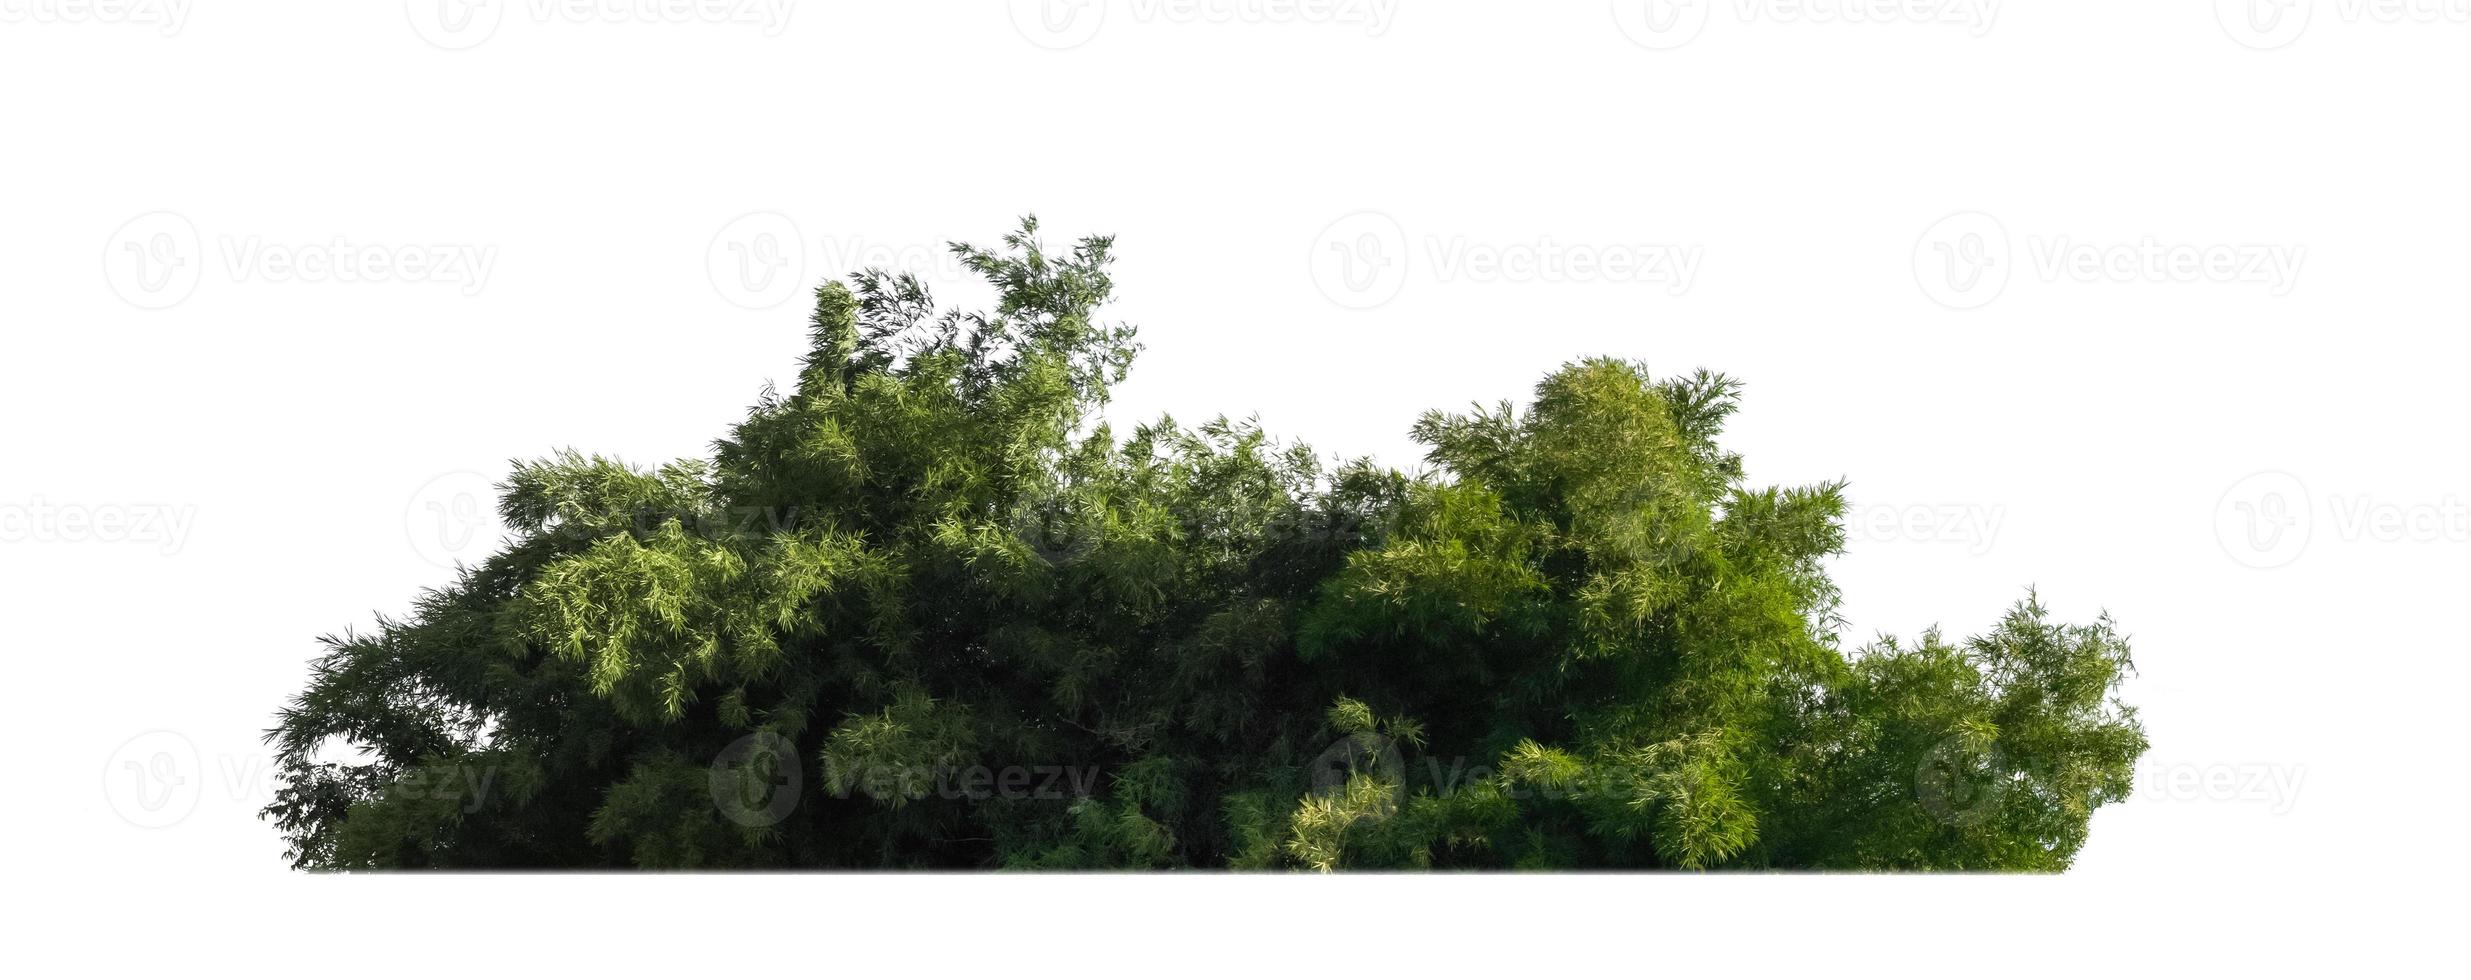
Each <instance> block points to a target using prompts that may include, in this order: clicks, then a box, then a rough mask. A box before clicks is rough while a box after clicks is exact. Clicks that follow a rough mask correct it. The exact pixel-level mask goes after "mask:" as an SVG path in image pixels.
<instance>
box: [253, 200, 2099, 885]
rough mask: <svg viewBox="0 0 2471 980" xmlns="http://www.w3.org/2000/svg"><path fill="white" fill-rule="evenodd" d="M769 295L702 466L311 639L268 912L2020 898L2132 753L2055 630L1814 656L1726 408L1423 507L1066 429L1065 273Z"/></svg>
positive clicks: (1505, 461)
mask: <svg viewBox="0 0 2471 980" xmlns="http://www.w3.org/2000/svg"><path fill="white" fill-rule="evenodd" d="M1036 233H1037V226H1036V223H1035V221H1025V222H1024V223H1023V225H1022V227H1021V229H1020V230H1019V231H1018V232H1016V233H1014V234H1012V235H1010V236H1008V237H1006V238H1005V239H1004V242H1003V245H1002V246H1001V247H1000V248H997V249H982V248H976V247H970V246H963V245H956V246H954V248H955V251H956V253H957V254H958V256H959V257H960V259H961V261H962V262H963V263H964V264H965V265H966V266H967V267H968V268H969V269H971V270H973V271H975V272H976V273H978V274H979V275H981V276H983V277H984V278H985V279H986V280H987V281H988V282H989V283H991V284H992V285H993V286H994V287H995V291H996V296H997V299H996V303H995V306H994V307H993V308H992V309H990V310H985V311H978V312H963V311H958V310H946V309H941V308H939V307H938V306H937V305H936V304H935V302H934V301H933V299H932V297H930V296H929V295H928V292H927V290H926V288H925V286H924V285H923V284H922V283H920V282H919V281H918V280H916V279H915V278H913V277H909V276H898V275H890V274H886V273H880V272H877V273H868V274H863V275H860V276H857V277H855V278H854V279H853V280H852V281H851V282H849V283H847V284H841V283H832V284H827V285H825V286H823V287H822V288H821V289H819V290H817V293H816V303H815V310H814V316H813V320H812V324H811V329H812V336H811V341H812V344H811V347H812V350H811V352H810V354H809V355H808V356H807V358H806V360H805V363H804V364H803V366H802V369H801V370H800V372H799V374H798V379H797V384H796V387H795V389H794V390H793V391H791V392H789V393H786V394H783V393H778V392H774V391H771V390H769V389H768V390H767V391H766V392H765V393H764V395H763V396H762V397H761V398H760V399H759V400H758V402H757V403H756V404H755V406H754V407H753V408H752V410H751V411H750V412H749V413H748V417H747V418H746V419H745V420H744V421H743V422H741V423H739V424H738V425H737V426H736V427H735V428H734V429H733V430H732V431H731V432H730V433H729V434H728V435H727V436H726V437H725V438H723V439H721V440H719V441H718V442H717V443H716V445H715V447H714V450H713V452H712V454H711V456H710V458H708V459H694V460H680V461H676V462H672V463H668V464H666V465H662V466H659V467H657V468H650V469H646V468H640V467H636V466H631V465H628V464H626V463H623V462H620V461H618V460H614V459H608V458H604V457H600V456H586V455H582V454H579V453H575V452H565V453H560V454H557V455H554V456H551V457H549V458H546V459H543V460H539V461H533V462H522V463H518V464H516V465H515V466H514V467H513V470H512V472H511V473H510V474H509V476H508V477H507V479H506V481H505V483H504V484H503V485H502V487H501V489H502V491H503V493H502V510H503V513H504V516H505V518H506V520H507V524H508V526H509V527H510V528H511V529H512V530H513V532H514V540H513V541H512V542H511V543H510V544H509V545H508V546H507V547H506V548H505V549H504V550H502V551H501V552H500V553H498V554H496V555H494V556H492V557H491V558H489V559H488V560H487V561H485V562H483V563H482V564H480V565H479V566H477V567H473V568H467V569H465V570H463V571H462V572H461V573H460V574H459V575H458V577H457V579H456V581H455V582H454V583H452V584H451V585H449V586H447V587H446V588H443V589H440V590H437V591H434V592H430V593H427V594H425V595H423V596H421V597H420V599H419V601H418V603H417V605H416V608H415V609H414V611H413V613H412V614H411V615H410V616H409V617H408V618H405V619H402V620H384V621H381V622H380V623H379V624H378V626H377V628H376V629H375V630H374V631H373V632H370V633H368V634H365V635H364V634H346V635H343V636H340V637H330V638H327V639H326V640H325V641H324V642H325V644H326V646H327V652H326V654H325V655H324V656H323V657H321V658H320V659H319V660H318V661H317V662H316V664H315V666H314V670H313V676H312V678H311V680H310V683H309V685H308V687H307V689H306V690H305V691H303V692H302V693H301V694H300V695H299V696H298V697H297V698H295V699H294V700H293V702H292V703H291V704H290V705H288V706H287V707H286V708H284V709H283V710H282V712H281V716H280V720H279V723H278V724H277V726H276V727H275V728H274V730H273V731H272V732H270V733H269V740H270V741H271V742H272V744H273V745H274V746H275V747H276V750H277V755H278V765H279V772H280V775H281V786H280V789H279V792H278V795H277V798H276V801H275V802H274V803H273V805H271V806H269V807H268V808H267V815H268V816H269V817H270V818H271V819H273V820H274V822H275V823H276V825H277V826H278V827H279V828H280V829H281V830H282V831H283V832H284V834H285V835H286V837H287V839H288V840H289V842H290V846H291V857H292V858H293V860H294V861H295V863H296V864H297V865H298V866H300V867H307V868H336V869H357V868H418V867H643V868H693V867H706V868H774V867H814V868H834V867H841V868H854V867H865V868H877V867H883V868H1031V869H1035V868H1059V869H1062V868H1186V867H1232V868H1285V867H1300V868H1317V869H1324V870H1327V869H1338V868H1368V867H1413V868H1432V867H1447V868H1717V867H1740V868H1799V867H1842V868H1914V869H1940V868H1990V869H2015V870H2044V869H2057V868H2064V867H2066V866H2067V864H2068V862H2069V860H2070V859H2071V858H2072V857H2073V855H2074V854H2075V853H2076V851H2077V849H2078V848H2079V847H2081V846H2082V845H2083V843H2084V837H2085V828H2086V824H2087V821H2088V819H2089V817H2090V815H2091V813H2092V811H2093V810H2094V808H2096V807H2098V806H2101V805H2102V804H2104V803H2108V802H2112V801H2114V800H2117V799H2119V798H2121V797H2122V796H2124V795H2125V793H2126V792H2127V790H2128V786H2129V774H2130V767H2131V766H2132V764H2133V763H2134V761H2135V759H2136V757H2137V756H2138V755H2139V754H2140V753H2141V752H2142V751H2143V750H2144V747H2145V741H2144V737H2143V734H2142V730H2141V729H2140V728H2139V726H2138V725H2137V723H2136V721H2135V715H2134V712H2133V710H2132V709H2130V708H2128V707H2126V706H2124V705H2122V704H2120V703H2119V701H2118V699H2117V689H2118V685H2119V682H2120V680H2121V678H2122V676H2123V675H2124V674H2125V673H2126V672H2127V671H2128V670H2129V669H2130V665H2129V660H2128V653H2127V647H2126V644H2125V643H2124V641H2123V640H2122V638H2121V637H2120V635H2119V634H2118V633H2117V631H2116V630H2115V629H2114V628H2113V626H2112V625H2111V624H2110V622H2109V621H2108V620H2107V619H2106V620H2103V621H2099V622H2096V623H2094V624H2092V625H2088V626H2065V625H2057V624H2053V623H2050V622H2049V621H2048V618H2047V615H2046V614H2045V612H2044V610H2043V609H2042V607H2041V606H2040V605H2039V604H2038V603H2036V602H2035V601H2034V600H2032V599H2031V598H2030V597H2029V598H2028V599H2027V600H2026V601H2025V602H2023V603H2021V604H2020V605H2019V606H2017V607H2016V608H2015V609H2014V610H2013V611H2012V612H2010V613H2009V615H2008V616H2007V618H2006V619H2005V620H2003V621H2002V622H2001V623H2000V624H1999V625H1998V626H1997V627H1996V628H1995V629H1993V630H1992V631H1991V632H1990V633H1988V634H1985V635H1983V636H1981V637H1977V638H1975V639H1972V640H1969V641H1967V642H1963V643H1949V642H1946V641H1944V640H1942V639H1941V638H1940V637H1939V635H1938V634H1936V633H1935V632H1934V633H1928V634H1925V635H1924V636H1923V637H1922V639H1921V640H1920V642H1918V643H1915V644H1911V645H1907V644H1904V643H1900V642H1899V641H1896V640H1894V639H1884V640H1881V641H1880V642H1878V643H1876V644H1873V645H1872V646H1870V647H1867V648H1864V649H1861V650H1857V651H1854V652H1852V653H1847V652H1845V651H1844V650H1843V649H1842V648H1841V646H1840V644H1839V642H1838V639H1837V637H1836V635H1835V633H1834V628H1835V623H1836V617H1835V610H1836V606H1837V601H1838V596H1837V593H1836V590H1835V588H1834V586H1833V585H1832V584H1831V583H1830V582H1829V580H1828V577H1827V574H1826V570H1825V567H1824V562H1825V560H1826V559H1827V558H1828V557H1829V556H1831V555H1834V554H1836V553H1838V552H1840V551H1841V549H1842V547H1843V544H1844V534H1843V529H1842V515H1843V508H1844V503H1843V498H1842V496H1841V492H1840V491H1841V487H1840V486H1835V485H1825V486H1815V487H1801V488H1754V487H1751V486H1748V485H1746V484H1745V482H1744V479H1743V476H1742V473H1743V470H1742V465H1741V460H1740V459H1739V458H1738V457H1736V456H1734V455H1732V454H1729V453H1727V452H1725V451H1723V450H1722V449H1721V448H1720V447H1719V446H1718V443H1717V437H1718V435H1719V432H1720V430H1721V428H1722V425H1723V423H1724V420H1725V419H1726V417H1727V416H1728V415H1730V414H1731V413H1732V412H1733V410H1734V408H1735V405H1736V403H1737V398H1738V396H1739V394H1740V388H1739V386H1738V385H1737V384H1736V383H1734V382H1733V381H1731V380H1730V379H1727V378H1725V377H1723V376H1721V375H1714V374H1708V373H1704V372H1702V373H1699V374H1695V375H1691V376H1688V377H1682V378H1674V379H1664V380H1659V379H1656V378H1654V377H1653V376H1652V375H1650V374H1649V373H1648V372H1647V371H1646V370H1645V369H1644V368H1643V367H1641V366H1639V365H1636V364H1632V363H1627V362H1621V361H1613V360H1589V361H1582V362H1578V363H1574V364H1571V365H1569V366H1567V367H1565V368H1563V369H1561V370H1559V371H1557V372H1555V373H1554V374H1553V375H1551V376H1550V377H1548V378H1546V379H1545V381H1544V382H1543V383H1542V384H1541V385H1540V386H1539V387H1538V389H1537V392H1536V397H1535V399H1534V402H1533V404H1532V405H1530V406H1528V407H1527V409H1526V410H1525V411H1523V412H1522V411H1520V410H1519V409H1517V408H1516V407H1514V406H1512V405H1510V404H1507V403H1505V404H1502V405H1500V406H1497V407H1493V408H1489V409H1487V408H1478V409H1475V410H1473V411H1471V412H1470V413H1468V414H1464V415H1453V414H1446V413H1439V412H1435V413H1429V414H1427V415H1426V416H1425V417H1424V418H1423V419H1422V420H1421V421H1420V422H1419V423H1417V425H1416V427H1415V435H1416V437H1417V438H1418V439H1419V440H1420V441H1421V442H1422V443H1423V444H1424V445H1425V446H1427V447H1428V449H1429V452H1428V455H1427V463H1428V464H1429V465H1428V466H1427V468H1426V469H1424V470H1422V471H1420V472H1417V473H1412V474H1410V473H1403V472H1400V471H1397V470H1392V469H1387V468H1383V467H1381V466H1378V465H1376V464H1375V463H1373V462H1371V461H1369V460H1352V461H1344V462H1336V463H1327V464H1325V462H1324V461H1323V460H1321V459H1320V458H1319V457H1317V456H1316V455H1314V454H1313V453H1312V452H1311V451H1310V450H1308V449H1306V448H1305V447H1303V446H1299V445H1293V444H1284V443H1280V442H1277V441H1274V440H1272V439H1271V438H1270V437H1269V436H1268V435H1267V434H1265V433H1263V432H1262V431H1261V430H1260V428H1259V427H1258V426H1257V425H1255V424H1253V423H1250V422H1239V421H1232V420H1229V419H1227V418H1223V417H1222V418H1220V419H1217V420H1214V421H1211V422H1209V423H1207V424H1204V425H1201V426H1198V427H1194V428H1187V427H1183V426H1180V425H1179V424H1177V423H1176V422H1175V421H1174V420H1172V419H1161V420H1158V421H1156V422H1152V423H1149V424H1144V425H1139V426H1136V427H1134V428H1133V429H1131V430H1130V431H1129V432H1125V433H1121V434H1119V433H1118V432H1116V431H1115V430H1114V429H1113V428H1112V427H1111V426H1110V425H1108V423H1107V422H1106V420H1105V419H1104V418H1103V416H1102V412H1103V410H1104V408H1105V406H1106V404H1107V401H1108V390H1109V388H1110V386H1112V385H1114V384H1116V383H1118V382H1120V381H1121V380H1122V379H1123V377H1124V376H1125V372H1126V371H1127V370H1128V368H1129V367H1130V365H1131V363H1132V361H1133V357H1134V354H1135V352H1136V351H1137V349H1138V347H1137V345H1136V344H1135V343H1134V340H1133V337H1134V332H1133V330H1132V329H1131V328H1130V327H1128V326H1124V325H1121V324H1115V323H1111V322H1107V321H1104V320H1102V319H1101V318H1100V316H1099V311H1100V309H1101V307H1102V305H1103V303H1104V301H1105V300H1106V298H1107V296H1108V294H1109V291H1110V288H1111V282H1110V279H1109V276H1108V271H1107V270H1108V266H1109V259H1110V253H1111V251H1112V242H1111V241H1110V240H1109V239H1106V238H1090V239H1085V240H1083V241H1081V242H1080V243H1078V245H1077V246H1076V247H1074V248H1073V249H1072V250H1071V251H1070V252H1069V253H1066V254H1051V253H1050V252H1048V251H1047V250H1046V249H1045V248H1044V247H1042V245H1041V244H1040V242H1039V240H1038V238H1037V234H1036Z"/></svg>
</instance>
